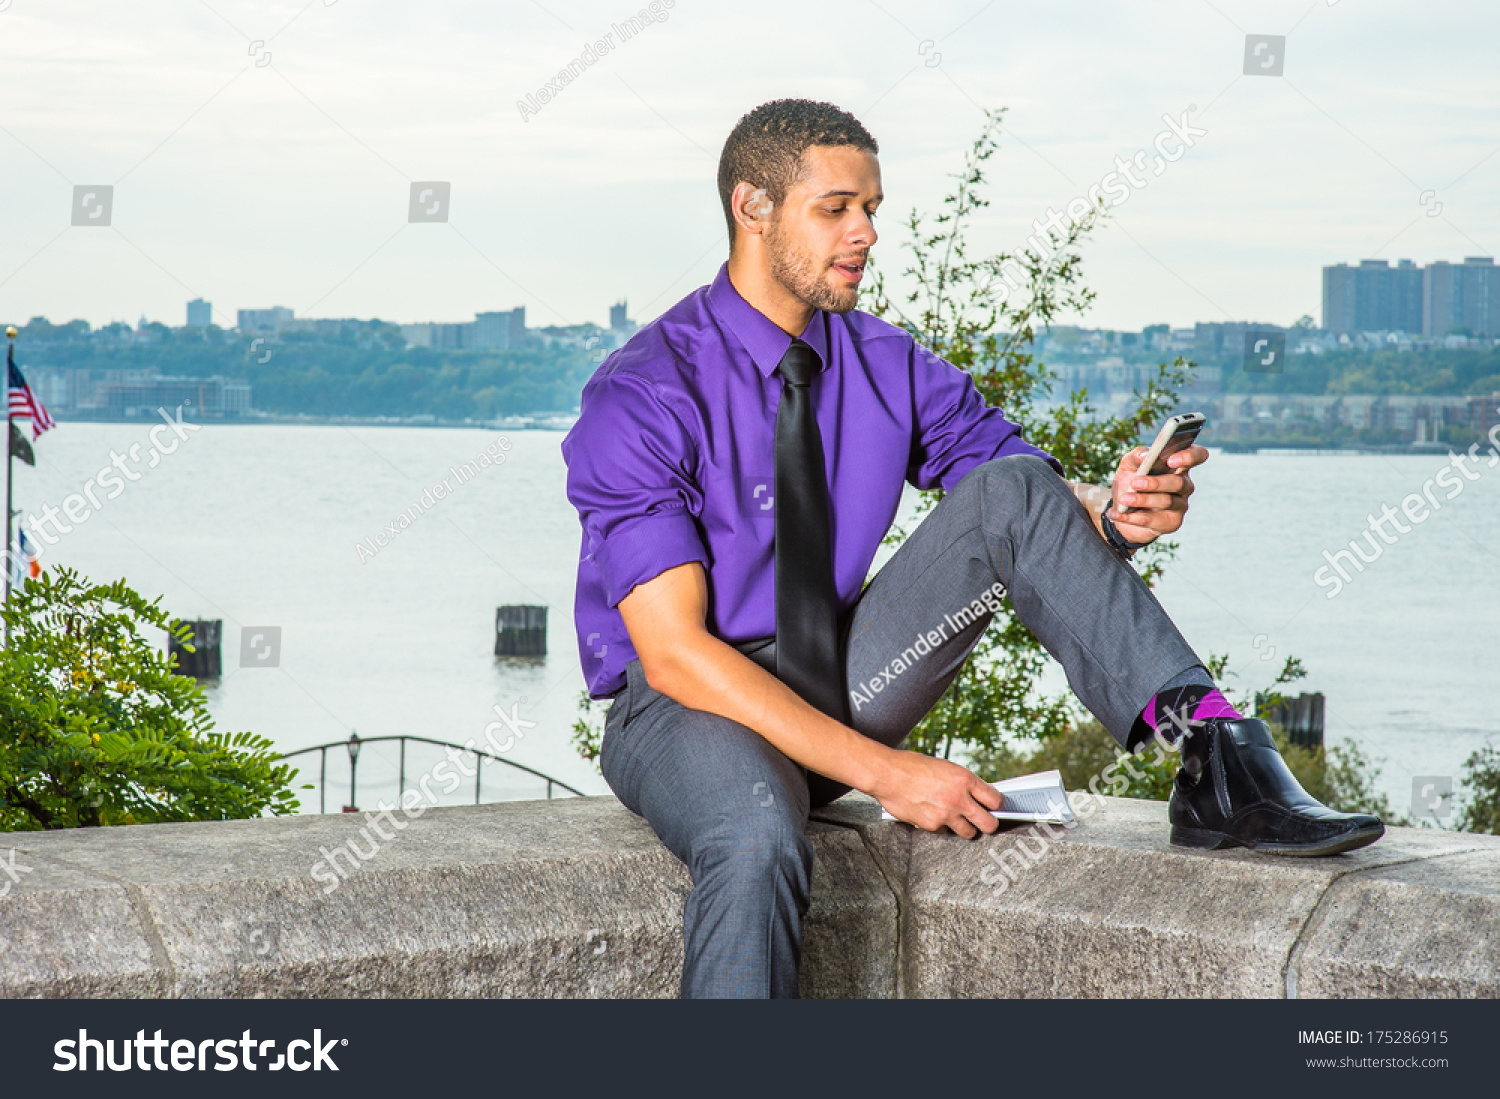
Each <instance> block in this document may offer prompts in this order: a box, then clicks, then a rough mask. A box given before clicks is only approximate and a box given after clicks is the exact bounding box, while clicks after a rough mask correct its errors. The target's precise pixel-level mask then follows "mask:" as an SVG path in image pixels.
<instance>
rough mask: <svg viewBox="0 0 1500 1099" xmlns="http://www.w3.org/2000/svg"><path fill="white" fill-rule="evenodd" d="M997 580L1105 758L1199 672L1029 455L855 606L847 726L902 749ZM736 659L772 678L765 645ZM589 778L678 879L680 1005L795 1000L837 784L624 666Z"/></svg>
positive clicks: (949, 673)
mask: <svg viewBox="0 0 1500 1099" xmlns="http://www.w3.org/2000/svg"><path fill="white" fill-rule="evenodd" d="M997 584H998V585H1003V590H1005V591H1006V592H1008V594H1009V595H1010V598H1011V601H1012V603H1013V605H1014V607H1015V609H1016V613H1017V614H1018V615H1019V616H1020V618H1021V621H1023V622H1024V623H1026V625H1027V626H1029V627H1030V628H1031V630H1032V632H1034V633H1035V634H1036V636H1037V638H1038V639H1039V640H1040V641H1041V642H1042V644H1043V645H1044V646H1046V648H1047V651H1048V652H1049V653H1051V654H1052V656H1053V657H1054V658H1056V659H1057V661H1058V662H1059V663H1060V664H1061V665H1062V667H1063V668H1064V670H1065V671H1066V672H1067V676H1068V683H1069V684H1070V685H1071V687H1072V688H1073V691H1074V693H1076V694H1077V695H1078V697H1079V699H1080V700H1081V701H1082V702H1083V704H1084V705H1085V706H1087V707H1088V709H1089V710H1090V711H1091V712H1092V713H1093V714H1094V716H1095V717H1097V718H1098V719H1099V721H1100V722H1101V723H1102V724H1103V725H1104V726H1105V728H1107V729H1108V730H1109V731H1110V732H1111V733H1112V734H1113V735H1114V736H1115V738H1116V739H1117V740H1119V741H1120V742H1121V743H1122V744H1123V743H1125V738H1126V734H1127V733H1128V731H1129V730H1130V727H1131V725H1132V724H1133V723H1134V721H1135V719H1136V717H1137V716H1138V715H1139V714H1140V712H1141V710H1142V709H1143V708H1144V707H1145V705H1146V703H1147V701H1148V700H1149V699H1150V698H1151V696H1152V695H1153V694H1155V693H1156V692H1157V690H1158V688H1160V687H1162V686H1163V685H1165V684H1166V683H1168V682H1169V681H1171V680H1172V679H1174V678H1175V677H1176V676H1178V675H1179V674H1181V673H1184V672H1186V671H1187V670H1189V669H1191V668H1193V667H1194V666H1195V665H1198V664H1200V663H1201V662H1200V661H1199V659H1198V657H1197V656H1196V655H1194V653H1193V651H1192V649H1190V648H1189V647H1188V644H1187V642H1186V641H1185V640H1183V638H1182V635H1181V634H1180V633H1178V631H1177V628H1176V627H1175V626H1173V625H1172V622H1171V620H1170V619H1169V618H1168V617H1167V615H1166V612H1165V611H1164V610H1163V609H1162V608H1161V605H1160V604H1159V603H1157V601H1156V599H1155V597H1154V596H1152V594H1151V592H1150V590H1149V589H1148V588H1147V587H1146V585H1145V584H1144V583H1142V582H1141V580H1140V578H1139V577H1138V576H1137V575H1136V573H1135V571H1134V570H1133V569H1131V568H1130V566H1129V565H1127V564H1126V563H1125V562H1123V561H1121V560H1120V558H1119V557H1117V556H1116V555H1115V553H1114V552H1113V551H1112V550H1111V549H1110V548H1109V547H1108V546H1107V545H1106V544H1105V542H1104V540H1103V539H1102V538H1100V537H1099V534H1098V532H1097V531H1096V530H1095V528H1094V525H1093V522H1092V520H1091V519H1090V518H1089V516H1088V513H1087V512H1086V511H1085V510H1084V508H1083V505H1082V504H1080V503H1079V502H1078V500H1077V498H1076V497H1074V495H1073V493H1072V490H1071V489H1070V488H1069V487H1068V485H1067V483H1066V482H1065V481H1064V480H1063V479H1062V478H1061V477H1060V476H1059V475H1058V474H1057V472H1056V471H1055V470H1054V469H1053V468H1052V467H1051V466H1050V465H1048V464H1047V463H1046V462H1045V461H1044V460H1042V459H1041V458H1036V457H1031V456H1012V457H1005V458H997V459H995V460H993V461H990V462H986V463H985V464H983V465H981V466H978V467H976V468H975V469H974V470H973V471H972V472H970V473H969V475H968V476H967V477H965V478H964V479H963V480H962V481H961V482H960V483H959V484H958V486H957V487H956V488H955V489H954V490H953V492H951V493H950V494H948V496H946V497H945V498H944V499H943V500H942V501H941V502H940V503H939V504H938V505H937V506H936V507H935V508H933V510H932V511H931V512H930V513H928V515H927V517H926V518H925V519H924V520H923V521H922V523H921V524H920V525H919V526H918V527H917V529H916V530H915V531H913V532H912V534H911V536H910V537H909V538H907V540H906V542H905V543H904V544H903V545H902V546H901V548H900V549H899V550H898V551H897V552H896V554H895V556H894V557H893V558H892V559H891V560H890V561H889V562H888V563H887V564H886V566H885V567H884V568H883V569H882V570H881V571H880V573H879V574H878V575H877V576H876V577H875V578H874V579H873V580H871V581H870V583H869V584H868V585H867V586H866V588H865V590H864V592H863V593H862V594H861V596H860V600H859V603H858V604H857V605H856V607H855V609H854V612H853V616H852V619H851V620H850V622H849V625H848V644H847V657H846V660H847V669H848V683H849V685H850V687H851V700H852V701H851V705H850V709H851V712H852V716H853V725H854V727H855V729H857V730H858V731H859V732H861V733H863V734H864V735H866V736H869V737H873V738H874V739H876V740H878V741H880V742H881V743H883V744H887V745H890V746H893V747H894V746H896V745H899V744H900V743H901V741H902V740H903V739H904V738H905V737H906V735H907V734H908V733H910V732H911V730H912V729H913V728H914V727H915V726H916V724H917V723H918V722H919V721H920V720H921V719H922V718H923V716H924V715H926V713H927V712H928V710H930V709H931V708H932V706H933V705H934V704H935V703H936V702H937V701H938V699H939V698H940V697H941V696H942V694H943V691H944V690H945V689H946V688H947V686H948V684H949V683H950V682H951V681H952V679H953V678H954V676H955V675H957V674H958V671H959V669H960V667H961V666H962V665H963V662H964V660H965V659H966V658H967V657H968V654H969V651H970V650H971V649H972V648H973V646H974V644H975V642H976V641H977V640H978V639H979V637H980V636H981V635H982V633H983V631H984V629H985V627H986V626H988V624H989V620H990V617H991V615H990V612H989V611H988V610H986V609H984V597H985V595H986V593H990V599H991V600H992V601H993V599H994V593H996V592H998V591H1000V590H1002V589H1000V588H997V587H996V585H997ZM976 603H977V605H978V608H979V610H980V613H979V614H978V615H977V616H975V615H974V610H975V605H976ZM742 651H746V652H747V653H748V655H750V656H751V658H752V659H755V660H756V661H757V662H759V663H761V664H762V666H765V667H768V668H774V667H775V663H774V661H775V653H774V644H773V643H771V642H763V643H760V644H759V645H749V646H742ZM903 654H905V655H903ZM898 662H899V667H898ZM872 681H874V682H872ZM875 683H878V684H879V687H878V689H877V688H876V686H875ZM861 685H863V686H861ZM855 691H858V694H854V693H853V692H855ZM600 765H601V769H602V770H603V773H604V778H605V781H606V782H608V783H609V786H610V789H612V790H613V791H614V792H615V794H616V795H617V796H618V797H619V799H620V800H621V801H622V802H624V804H625V805H626V806H627V807H628V808H629V809H630V810H631V811H632V812H635V813H637V814H639V815H640V816H642V817H644V818H645V819H646V820H647V821H648V822H649V823H650V825H651V827H652V828H653V829H654V830H655V832H656V834H657V835H658V836H659V837H660V838H661V840H662V842H663V843H664V844H666V846H667V847H668V848H669V849H670V850H671V851H672V852H673V854H675V855H676V856H677V857H678V858H680V859H681V860H682V861H683V862H684V863H685V864H686V865H687V867H688V870H689V872H690V873H691V875H692V879H693V891H692V893H691V894H690V895H689V896H688V900H687V904H686V907H685V909H684V912H683V938H684V946H685V951H686V956H685V960H684V965H683V972H682V994H683V995H684V996H685V997H766V996H795V995H796V994H797V968H798V962H799V959H800V954H801V938H802V918H803V916H804V914H805V913H806V911H807V903H808V893H809V885H810V882H811V877H812V847H811V845H810V844H809V842H808V840H807V836H806V835H805V828H806V825H807V817H808V810H809V808H810V807H811V806H815V805H822V804H826V803H827V802H829V801H832V800H833V799H834V798H836V797H839V796H840V795H842V794H843V793H846V792H847V790H848V787H845V786H841V785H839V784H837V783H834V782H832V781H831V780H829V779H827V778H824V777H823V776H820V775H809V774H808V772H807V771H806V770H805V769H804V768H803V767H801V766H799V765H798V764H796V763H794V762H793V761H792V760H791V759H789V758H787V757H786V756H785V755H783V754H782V753H781V752H779V751H778V750H777V749H775V748H773V747H772V746H771V744H770V743H769V742H768V741H766V740H765V739H764V738H763V737H761V736H760V735H759V734H758V733H756V732H754V731H753V730H751V729H749V728H747V727H745V726H743V725H741V724H739V723H738V722H735V721H730V720H728V719H727V718H723V717H719V716H717V715H715V714H710V713H705V712H703V711H701V710H690V709H687V708H686V707H683V706H681V705H679V704H678V703H677V702H674V701H673V700H672V699H670V698H668V697H666V696H665V695H662V694H660V693H658V692H656V691H654V690H652V689H651V688H650V687H649V686H648V685H647V683H646V680H645V677H644V675H643V674H642V672H641V667H640V663H639V662H638V661H633V662H631V664H630V666H629V668H628V671H627V685H626V687H625V689H624V690H623V691H622V692H621V693H620V694H619V695H617V696H616V698H615V701H614V704H613V705H612V706H611V708H610V711H609V715H608V717H607V718H606V720H605V728H604V742H603V747H602V755H601V759H600Z"/></svg>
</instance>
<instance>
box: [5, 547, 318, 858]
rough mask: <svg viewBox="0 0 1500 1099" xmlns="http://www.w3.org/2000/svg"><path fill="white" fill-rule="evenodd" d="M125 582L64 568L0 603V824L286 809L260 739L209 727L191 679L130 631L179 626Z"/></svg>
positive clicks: (59, 824)
mask: <svg viewBox="0 0 1500 1099" xmlns="http://www.w3.org/2000/svg"><path fill="white" fill-rule="evenodd" d="M160 602H161V601H160V600H156V601H155V602H149V603H148V602H147V601H146V600H145V598H144V597H142V596H141V595H139V594H137V593H136V592H134V591H132V590H131V589H130V588H129V587H128V586H127V585H126V584H125V581H123V580H119V581H116V582H115V583H113V584H91V583H89V582H87V581H85V580H83V579H82V578H81V577H80V576H79V575H78V573H76V572H74V571H72V570H70V569H58V570H56V571H55V572H51V573H45V574H43V575H42V576H41V577H40V578H39V579H34V580H28V581H26V583H25V584H24V585H23V586H22V587H20V588H18V589H16V590H15V591H13V592H12V593H11V598H10V601H9V602H8V603H7V604H6V605H5V607H4V608H3V611H0V617H3V618H4V621H5V625H6V628H7V630H8V631H9V639H8V641H7V644H6V647H5V649H4V650H3V651H0V831H8V832H17V831H32V830H37V829H44V828H76V827H88V826H97V825H109V824H154V823H161V822H166V821H187V820H230V819H234V818H239V817H254V816H259V815H261V814H262V813H266V812H269V813H271V814H273V815H276V816H281V815H285V814H289V813H293V812H295V811H296V808H297V802H296V797H295V795H294V794H293V793H292V791H291V788H290V785H289V784H290V782H291V779H292V776H293V774H294V773H295V772H293V771H292V770H291V769H290V768H289V767H287V766H286V765H285V764H278V763H276V762H275V753H274V752H273V751H272V745H271V742H270V741H269V740H267V739H265V738H263V737H259V736H256V735H254V734H252V733H217V732H214V731H213V721H212V719H211V718H210V717H209V715H208V711H207V709H206V708H205V699H204V696H203V689H202V688H201V687H200V686H199V685H198V684H197V683H195V682H194V681H193V680H191V679H187V678H185V677H183V676H180V675H177V674H175V673H174V672H173V671H172V667H171V664H170V663H169V660H168V658H167V657H166V656H165V655H164V654H162V653H160V652H158V651H157V650H156V649H155V648H153V646H152V645H151V643H150V642H149V641H148V640H147V639H146V638H145V637H143V636H142V635H141V632H140V630H141V628H142V627H155V628H157V629H162V630H166V631H168V632H169V633H171V634H172V635H173V636H175V637H177V638H178V639H179V640H183V641H186V640H187V638H188V628H187V627H186V626H184V625H183V624H182V623H180V622H178V621H177V620H175V619H172V618H169V616H168V615H167V613H166V612H165V611H164V610H163V609H162V608H161V606H160Z"/></svg>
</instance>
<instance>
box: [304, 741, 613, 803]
mask: <svg viewBox="0 0 1500 1099" xmlns="http://www.w3.org/2000/svg"><path fill="white" fill-rule="evenodd" d="M392 740H394V741H398V742H400V745H401V762H400V774H399V777H398V778H397V790H396V800H397V802H398V803H399V802H400V800H401V796H402V795H403V794H404V793H406V742H407V741H408V740H410V741H414V742H416V743H418V744H431V745H434V746H435V747H438V748H452V749H454V750H456V751H459V752H463V753H464V754H465V755H472V756H475V757H477V759H478V762H477V763H476V764H475V765H474V804H475V805H478V804H479V783H480V781H481V779H482V777H483V775H484V761H485V760H490V761H491V762H492V763H499V764H502V765H504V766H506V767H511V768H514V769H515V770H517V771H524V772H526V774H528V775H532V776H534V777H536V778H539V779H541V780H542V781H543V782H545V783H546V784H547V797H548V799H549V800H550V799H551V797H552V788H553V787H554V786H557V787H560V788H562V789H564V790H566V791H567V792H568V793H570V794H572V795H573V796H574V797H580V798H581V797H583V796H584V794H583V791H582V790H575V789H574V788H573V787H571V786H569V785H568V784H567V783H566V782H563V781H561V780H560V779H555V778H553V777H552V776H551V775H544V774H542V772H540V771H537V770H535V769H533V768H531V767H528V766H526V765H525V764H524V763H517V762H515V761H514V760H510V759H502V758H501V757H500V756H497V755H495V754H494V753H493V752H486V751H485V750H484V749H482V748H470V747H467V746H465V745H463V744H454V743H453V742H451V741H447V740H433V739H432V738H431V737H425V736H408V735H405V734H403V735H401V736H372V737H369V738H365V737H361V736H360V735H359V734H358V733H354V734H353V735H351V736H350V737H349V739H348V740H334V741H330V742H329V743H327V744H314V745H313V746H312V747H311V748H298V749H297V750H296V751H295V752H286V753H284V754H282V755H279V756H277V757H276V758H277V759H278V760H287V759H291V758H292V757H294V756H302V755H306V754H307V753H308V752H317V753H318V812H319V813H324V812H327V800H328V752H329V749H331V748H343V749H345V750H346V751H348V753H349V805H350V807H355V806H358V804H359V799H358V798H357V796H356V794H357V792H358V790H359V785H358V781H359V750H360V748H362V747H364V746H365V745H366V744H381V743H384V742H387V741H392Z"/></svg>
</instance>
